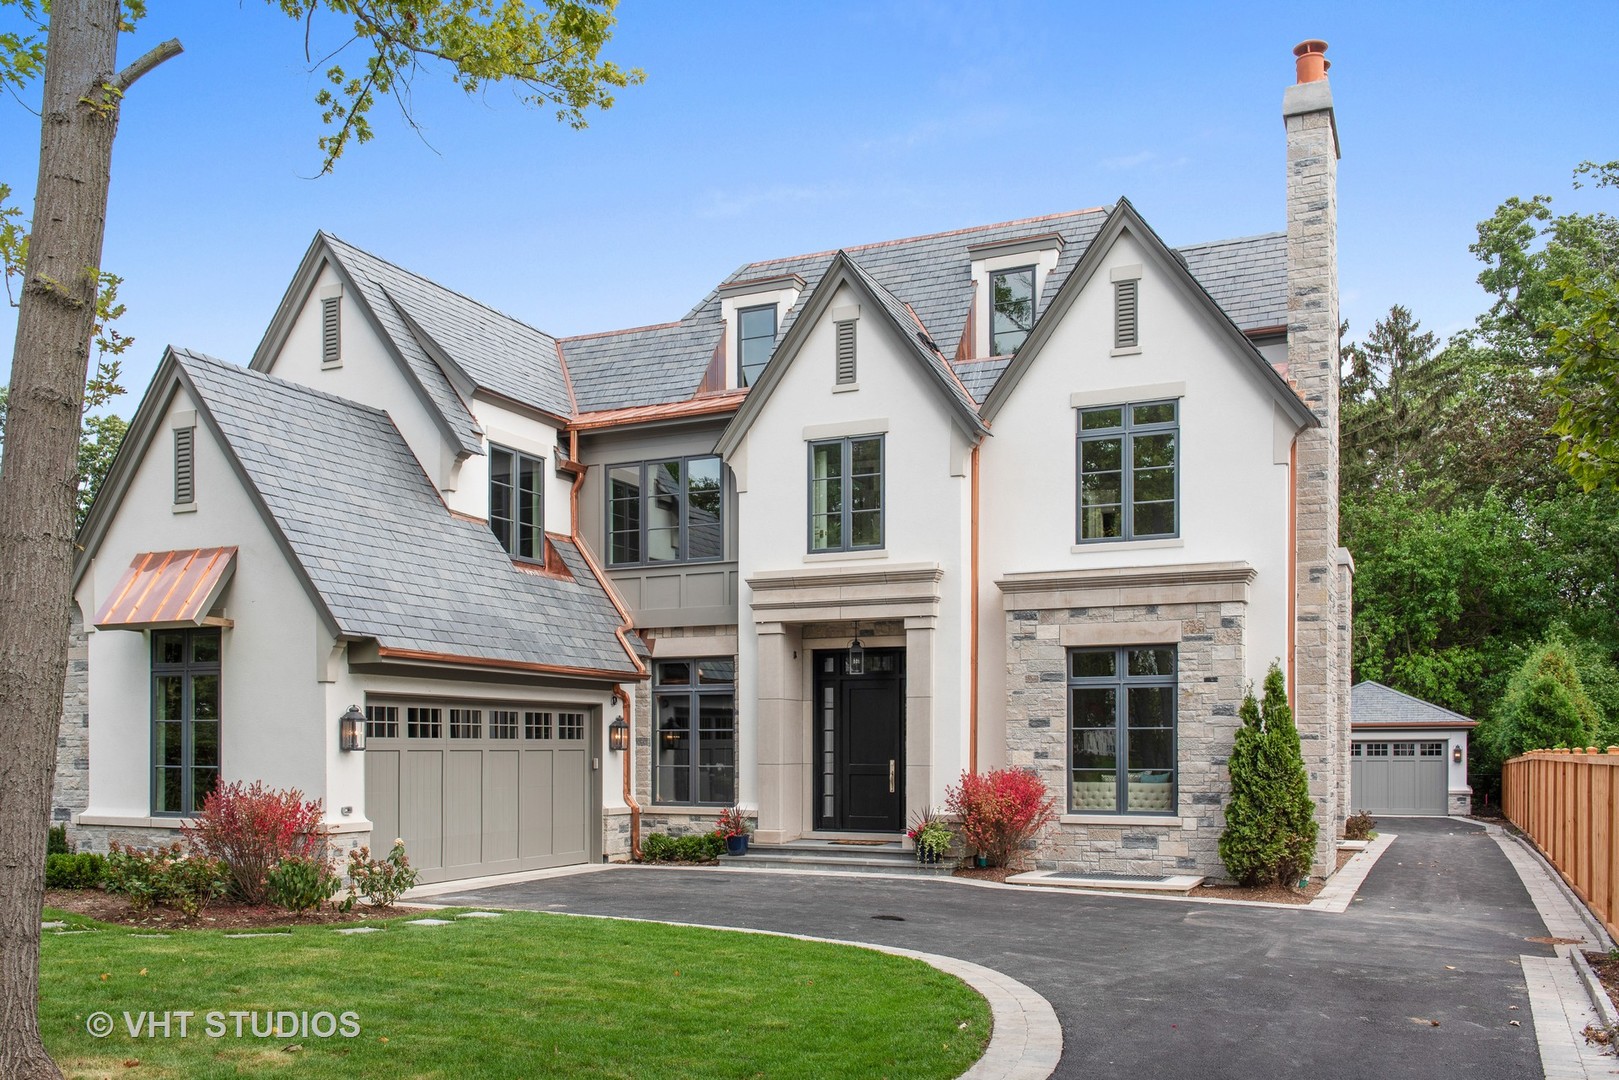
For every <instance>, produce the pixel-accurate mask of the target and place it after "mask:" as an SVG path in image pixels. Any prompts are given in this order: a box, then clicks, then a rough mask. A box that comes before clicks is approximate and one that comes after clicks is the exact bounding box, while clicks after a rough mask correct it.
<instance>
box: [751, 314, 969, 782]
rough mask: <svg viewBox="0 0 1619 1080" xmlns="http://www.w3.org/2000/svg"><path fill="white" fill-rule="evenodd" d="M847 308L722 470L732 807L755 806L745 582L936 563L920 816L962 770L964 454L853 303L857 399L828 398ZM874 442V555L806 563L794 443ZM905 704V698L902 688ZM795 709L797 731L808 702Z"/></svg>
mask: <svg viewBox="0 0 1619 1080" xmlns="http://www.w3.org/2000/svg"><path fill="white" fill-rule="evenodd" d="M858 303H861V301H860V298H859V296H858V295H857V294H856V293H855V292H853V291H852V290H850V289H849V288H847V287H844V288H843V289H841V290H840V292H839V294H838V295H836V296H835V297H834V298H833V299H832V301H831V303H830V305H829V306H828V307H827V308H826V309H825V314H824V315H823V317H822V318H821V319H820V321H819V322H818V323H817V324H816V325H815V326H814V327H813V328H812V329H811V330H810V331H809V335H808V337H807V338H806V339H805V340H804V342H803V344H802V347H801V349H800V350H799V352H798V354H797V355H796V357H795V358H794V360H793V363H792V365H791V366H790V367H789V368H788V369H787V370H786V372H785V374H784V376H783V378H782V379H781V382H780V383H779V384H777V385H776V386H775V388H774V390H773V392H772V393H771V395H770V399H769V401H768V402H766V403H765V405H764V410H763V412H762V413H761V414H760V415H759V416H758V417H757V418H756V419H755V421H754V423H753V425H752V427H751V428H750V430H749V432H748V435H747V437H746V439H745V440H744V442H743V443H742V445H741V446H739V447H738V448H737V451H736V452H735V453H734V454H732V456H731V459H730V461H729V464H730V465H731V467H732V469H733V472H734V473H735V476H736V484H737V503H738V506H737V522H738V570H739V577H740V580H741V582H742V584H741V586H740V590H739V591H740V594H741V596H740V608H741V611H740V617H739V620H738V621H739V622H740V624H741V626H740V641H739V648H740V658H741V662H740V670H739V672H738V679H739V682H740V685H739V688H738V689H739V698H740V701H741V702H742V708H743V715H742V720H743V727H742V732H741V736H742V741H743V746H742V751H741V759H742V769H741V784H742V798H743V801H744V802H755V801H756V799H757V787H756V785H757V781H758V776H757V770H756V768H755V763H756V758H755V749H756V748H755V741H754V733H753V731H752V730H751V721H752V706H751V704H750V703H752V702H754V701H756V700H757V695H758V685H757V668H758V663H757V661H758V651H757V650H758V641H757V636H756V634H755V632H754V620H753V615H752V610H751V605H750V595H751V594H750V591H749V589H748V587H747V584H746V582H747V579H748V578H749V577H751V576H753V575H755V574H757V573H759V572H761V571H768V570H804V569H810V568H813V569H826V568H830V567H837V566H847V567H849V568H850V569H851V570H859V571H862V572H865V571H872V570H876V569H879V568H880V567H881V566H882V565H883V564H884V563H891V564H895V565H899V564H914V563H936V564H938V565H939V566H940V567H941V568H942V569H943V573H944V577H943V582H942V584H941V589H942V593H943V597H942V602H941V605H940V610H939V619H938V626H937V636H936V637H935V640H934V658H933V672H934V680H933V685H932V693H933V731H934V737H933V745H932V758H933V760H932V777H933V782H932V789H933V790H932V791H931V792H930V793H929V798H930V800H931V802H932V803H933V804H935V805H940V804H942V803H943V802H944V788H945V785H946V784H948V783H952V782H954V781H955V780H956V778H957V777H958V776H959V775H960V773H961V770H962V769H963V768H964V767H965V764H966V759H967V737H966V716H967V710H966V703H967V685H968V663H967V633H966V629H967V626H966V622H967V620H966V615H967V586H966V583H967V574H968V568H967V558H968V544H969V538H970V534H969V528H968V505H967V463H968V457H969V449H968V447H969V443H968V440H967V437H966V435H965V434H964V433H963V432H962V430H961V429H960V427H959V426H958V425H957V424H956V423H955V421H954V420H952V418H951V416H950V414H949V412H948V406H947V404H946V401H945V399H944V396H943V394H942V393H941V390H940V388H939V387H938V386H937V385H936V384H935V383H933V382H932V380H931V378H930V376H928V375H927V373H926V372H925V371H924V370H923V369H922V368H921V366H920V364H919V363H918V361H917V359H916V358H915V357H914V356H912V355H907V354H906V353H905V351H903V346H902V344H901V342H900V340H899V339H898V335H897V332H896V331H894V330H893V329H891V327H890V325H889V323H888V322H887V320H886V316H884V315H883V314H882V313H881V312H879V311H878V310H877V309H876V308H875V306H874V305H871V304H864V305H863V306H862V311H861V313H860V317H859V319H858V320H857V328H856V352H857V356H858V361H857V365H858V374H857V385H858V389H856V390H853V391H849V390H847V389H845V390H843V391H842V392H839V388H838V387H837V386H836V365H835V356H836V340H835V338H836V329H835V327H834V319H835V318H846V317H847V311H846V310H842V309H846V308H847V307H848V306H850V305H854V304H858ZM772 362H773V363H774V362H776V361H772ZM806 429H814V430H810V431H809V432H808V433H806ZM877 432H881V433H883V434H884V492H883V509H884V515H885V520H884V537H883V540H884V546H883V548H882V549H881V551H877V552H850V553H839V554H809V538H808V524H809V523H808V512H809V511H808V483H809V480H808V475H809V450H808V446H807V443H808V442H809V441H810V440H812V439H820V438H828V437H837V436H842V435H859V434H869V433H877ZM873 617H874V618H881V617H882V616H880V615H875V616H873ZM805 670H807V665H806V668H805ZM907 693H910V694H914V693H915V690H914V689H912V688H909V687H908V688H907ZM804 710H805V711H804V715H803V722H804V724H805V725H806V730H807V725H808V723H809V703H808V702H807V701H806V702H805V705H804ZM911 794H914V793H911Z"/></svg>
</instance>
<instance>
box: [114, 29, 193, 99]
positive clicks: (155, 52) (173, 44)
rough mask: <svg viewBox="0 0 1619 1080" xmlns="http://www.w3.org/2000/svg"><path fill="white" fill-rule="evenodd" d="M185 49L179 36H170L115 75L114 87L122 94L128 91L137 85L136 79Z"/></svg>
mask: <svg viewBox="0 0 1619 1080" xmlns="http://www.w3.org/2000/svg"><path fill="white" fill-rule="evenodd" d="M184 51H185V46H183V45H181V44H180V39H179V38H170V39H169V40H167V41H165V42H162V43H161V44H159V45H155V46H153V47H152V49H151V51H149V52H147V53H146V54H145V55H144V56H142V57H140V58H139V59H137V60H135V61H134V62H133V63H131V64H130V65H129V66H128V67H126V68H125V69H124V70H122V71H120V72H119V73H118V74H117V75H116V76H114V77H113V80H112V88H113V89H114V90H116V91H118V92H119V93H120V94H122V93H126V92H127V91H128V90H129V88H130V87H131V86H134V85H135V80H137V79H139V78H140V77H141V76H142V75H145V74H146V73H147V72H148V71H151V70H152V69H153V68H155V67H157V66H158V65H159V64H161V63H162V62H163V61H165V60H170V59H173V58H174V57H176V56H179V55H180V54H181V53H182V52H184Z"/></svg>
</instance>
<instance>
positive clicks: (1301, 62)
mask: <svg viewBox="0 0 1619 1080" xmlns="http://www.w3.org/2000/svg"><path fill="white" fill-rule="evenodd" d="M1293 55H1294V56H1295V57H1297V58H1298V59H1297V60H1295V61H1294V63H1295V64H1296V65H1297V67H1298V75H1299V82H1301V83H1307V82H1320V81H1321V80H1322V79H1325V78H1326V77H1327V69H1328V68H1330V67H1332V61H1331V60H1328V59H1327V43H1326V42H1325V41H1321V40H1319V39H1317V38H1311V39H1310V40H1309V41H1301V42H1299V43H1298V44H1297V45H1296V46H1294V48H1293Z"/></svg>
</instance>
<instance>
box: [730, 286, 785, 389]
mask: <svg viewBox="0 0 1619 1080" xmlns="http://www.w3.org/2000/svg"><path fill="white" fill-rule="evenodd" d="M775 348H776V305H775V304H765V305H764V306H762V307H751V308H743V309H741V310H740V311H738V312H737V313H736V370H737V379H738V385H739V386H752V385H753V384H754V382H755V381H756V380H757V379H758V378H759V373H760V372H762V371H763V370H764V369H765V365H766V364H767V363H769V362H770V354H771V353H772V352H773V351H775Z"/></svg>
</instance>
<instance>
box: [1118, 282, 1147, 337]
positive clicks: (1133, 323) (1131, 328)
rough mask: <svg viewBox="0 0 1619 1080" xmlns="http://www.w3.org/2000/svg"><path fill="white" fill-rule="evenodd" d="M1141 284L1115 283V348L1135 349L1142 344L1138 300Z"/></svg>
mask: <svg viewBox="0 0 1619 1080" xmlns="http://www.w3.org/2000/svg"><path fill="white" fill-rule="evenodd" d="M1140 285H1141V282H1139V281H1135V280H1129V281H1115V282H1114V283H1113V347H1114V348H1115V349H1133V348H1135V347H1136V346H1138V345H1140V344H1141V334H1140V320H1139V319H1138V318H1137V317H1136V316H1137V298H1138V297H1139V295H1140V291H1139V290H1140Z"/></svg>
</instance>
